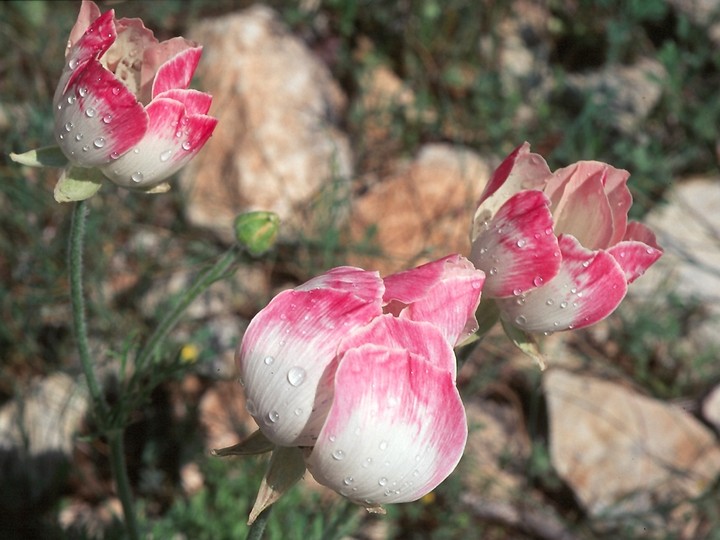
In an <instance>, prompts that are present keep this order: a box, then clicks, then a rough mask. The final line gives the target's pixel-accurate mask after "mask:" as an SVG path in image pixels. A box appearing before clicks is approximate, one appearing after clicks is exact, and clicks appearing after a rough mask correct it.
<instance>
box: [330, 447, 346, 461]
mask: <svg viewBox="0 0 720 540" xmlns="http://www.w3.org/2000/svg"><path fill="white" fill-rule="evenodd" d="M332 458H333V459H334V460H336V461H342V460H343V459H345V452H343V451H342V450H335V451H334V452H333V453H332Z"/></svg>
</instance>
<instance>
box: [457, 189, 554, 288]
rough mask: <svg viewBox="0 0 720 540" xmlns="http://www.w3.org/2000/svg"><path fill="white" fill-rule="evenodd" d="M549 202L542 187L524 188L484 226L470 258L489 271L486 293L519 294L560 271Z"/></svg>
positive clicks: (487, 272)
mask: <svg viewBox="0 0 720 540" xmlns="http://www.w3.org/2000/svg"><path fill="white" fill-rule="evenodd" d="M548 204H549V201H548V199H547V197H546V196H545V195H544V194H543V193H542V192H540V191H537V190H529V191H521V192H520V193H517V194H516V195H514V196H512V197H511V198H510V199H508V200H507V201H506V202H505V204H504V205H503V206H502V207H501V208H500V209H499V210H498V212H497V214H496V215H495V217H494V218H493V219H492V220H491V221H489V222H487V223H486V224H485V225H484V226H483V227H482V229H481V231H480V232H479V234H478V235H477V236H476V238H475V241H474V242H473V245H472V251H471V254H470V260H471V261H472V262H473V264H474V265H475V266H476V267H477V268H479V269H481V270H483V271H484V272H485V276H486V279H485V286H484V288H483V291H484V294H485V295H486V296H490V297H493V298H497V297H506V296H513V295H516V296H517V295H519V294H522V293H523V292H526V291H528V290H531V289H534V288H537V287H539V286H541V285H542V284H543V283H545V282H547V281H549V280H550V279H552V278H553V277H554V276H555V274H557V272H558V269H559V268H560V261H561V258H560V250H559V248H558V240H557V237H556V236H555V234H554V233H553V220H552V215H551V214H550V209H549V208H548Z"/></svg>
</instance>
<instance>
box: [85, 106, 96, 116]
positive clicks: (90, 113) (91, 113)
mask: <svg viewBox="0 0 720 540" xmlns="http://www.w3.org/2000/svg"><path fill="white" fill-rule="evenodd" d="M96 114H97V111H96V110H95V109H93V108H92V107H88V108H87V109H86V110H85V116H87V117H88V118H92V117H94V116H95V115H96Z"/></svg>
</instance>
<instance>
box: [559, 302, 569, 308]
mask: <svg viewBox="0 0 720 540" xmlns="http://www.w3.org/2000/svg"><path fill="white" fill-rule="evenodd" d="M567 306H568V303H567V302H566V301H565V300H563V301H562V302H560V309H565V308H566V307H567Z"/></svg>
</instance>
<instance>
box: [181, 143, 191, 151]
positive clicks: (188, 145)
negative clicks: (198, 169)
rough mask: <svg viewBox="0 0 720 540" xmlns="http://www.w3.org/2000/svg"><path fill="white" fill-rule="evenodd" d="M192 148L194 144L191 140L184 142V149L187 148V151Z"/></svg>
mask: <svg viewBox="0 0 720 540" xmlns="http://www.w3.org/2000/svg"><path fill="white" fill-rule="evenodd" d="M191 148H192V144H190V142H189V141H185V142H184V143H182V149H183V150H186V151H187V150H190V149H191Z"/></svg>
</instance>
